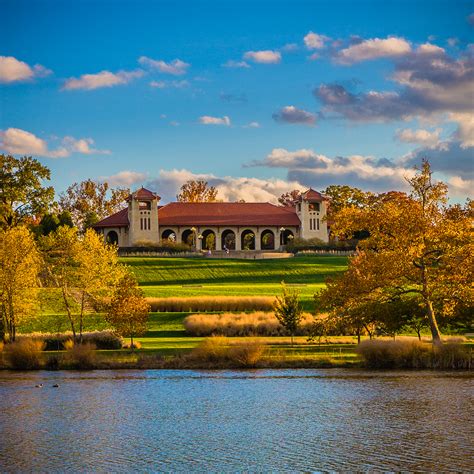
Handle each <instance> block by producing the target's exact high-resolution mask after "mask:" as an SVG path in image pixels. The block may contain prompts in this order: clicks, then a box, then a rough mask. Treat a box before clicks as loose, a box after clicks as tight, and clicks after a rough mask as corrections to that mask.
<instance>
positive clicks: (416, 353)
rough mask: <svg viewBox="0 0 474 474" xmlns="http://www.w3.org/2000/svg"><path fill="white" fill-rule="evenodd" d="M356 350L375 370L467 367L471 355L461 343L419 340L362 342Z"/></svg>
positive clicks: (468, 366)
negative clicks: (432, 342) (437, 343)
mask: <svg viewBox="0 0 474 474" xmlns="http://www.w3.org/2000/svg"><path fill="white" fill-rule="evenodd" d="M357 351H358V353H359V354H360V355H361V357H362V359H363V360H364V362H365V364H366V365H367V367H370V368H373V369H394V368H398V369H402V368H403V369H423V368H429V369H467V368H470V365H471V358H472V356H471V353H470V351H469V349H468V348H467V347H465V346H463V345H462V344H456V343H449V344H445V345H442V346H433V345H432V344H430V343H424V342H420V341H417V340H399V341H383V340H371V341H363V342H361V343H360V344H359V347H358V349H357Z"/></svg>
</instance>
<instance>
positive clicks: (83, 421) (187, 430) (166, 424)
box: [0, 370, 474, 472]
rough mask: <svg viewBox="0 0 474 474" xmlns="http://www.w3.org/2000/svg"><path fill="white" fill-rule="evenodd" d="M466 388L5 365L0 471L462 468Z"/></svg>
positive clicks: (330, 375)
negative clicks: (18, 369) (23, 369)
mask: <svg viewBox="0 0 474 474" xmlns="http://www.w3.org/2000/svg"><path fill="white" fill-rule="evenodd" d="M38 383H43V385H44V386H43V388H35V385H36V384H38ZM55 383H58V384H59V385H60V387H59V388H52V385H53V384H55ZM473 387H474V379H473V378H472V377H471V376H470V375H469V374H459V373H431V372H364V371H353V370H350V371H347V370H325V371H315V370H297V371H295V370H290V371H285V370H280V371H253V372H231V371H225V372H198V371H145V372H143V371H117V372H85V373H74V372H57V373H48V372H36V373H26V374H20V373H6V372H5V373H0V429H1V436H0V471H2V472H3V471H13V472H15V471H16V472H20V471H21V472H25V471H30V472H31V471H35V472H64V471H74V472H77V471H114V472H125V471H130V470H132V469H133V470H139V471H190V470H199V471H208V470H212V471H237V470H238V471H242V470H247V471H263V470H265V471H268V470H278V471H282V470H284V471H295V470H299V471H302V470H305V471H310V470H356V469H357V470H410V471H413V470H431V471H440V470H457V471H472V470H473V468H474V464H473V463H472V461H471V460H472V459H473V457H474V448H473V443H472V441H473V430H472V427H471V423H470V420H472V419H473V415H474V410H473V406H474V405H473V401H474V400H473V398H474V395H473Z"/></svg>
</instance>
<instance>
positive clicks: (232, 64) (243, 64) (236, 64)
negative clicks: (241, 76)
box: [222, 59, 250, 69]
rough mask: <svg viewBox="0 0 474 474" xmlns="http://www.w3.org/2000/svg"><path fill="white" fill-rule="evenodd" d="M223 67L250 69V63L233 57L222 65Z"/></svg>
mask: <svg viewBox="0 0 474 474" xmlns="http://www.w3.org/2000/svg"><path fill="white" fill-rule="evenodd" d="M222 67H228V68H232V69H248V68H249V67H250V65H249V64H248V63H247V62H245V61H234V60H232V59H229V60H228V61H227V62H225V63H224V64H223V65H222Z"/></svg>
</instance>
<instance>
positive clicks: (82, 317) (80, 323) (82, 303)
mask: <svg viewBox="0 0 474 474" xmlns="http://www.w3.org/2000/svg"><path fill="white" fill-rule="evenodd" d="M84 299H85V292H84V291H83V292H82V295H81V314H80V316H79V343H80V344H82V329H83V326H84V323H83V319H84Z"/></svg>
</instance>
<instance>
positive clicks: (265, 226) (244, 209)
mask: <svg viewBox="0 0 474 474" xmlns="http://www.w3.org/2000/svg"><path fill="white" fill-rule="evenodd" d="M159 201H160V197H159V196H158V195H157V194H155V193H153V192H151V191H149V190H147V189H145V188H141V189H139V190H137V191H135V192H133V193H132V194H131V195H130V196H129V197H128V199H127V207H126V208H125V209H122V210H121V211H119V212H117V213H116V214H113V215H111V216H109V217H107V218H105V219H103V220H102V221H100V222H98V223H97V224H96V225H95V226H94V228H95V229H96V231H97V232H99V233H101V234H102V235H103V236H104V239H105V240H106V241H107V242H110V243H116V244H118V246H119V247H140V246H150V245H159V244H160V243H162V242H163V241H174V242H184V243H186V244H189V245H190V246H191V247H192V248H195V249H196V250H205V249H210V250H229V251H231V250H278V249H280V248H281V247H282V246H284V245H286V244H288V242H289V241H291V239H293V238H295V237H301V238H304V239H312V238H318V239H320V240H322V241H324V242H327V241H328V227H327V223H326V219H325V216H326V212H327V204H328V200H327V198H325V197H324V196H323V195H321V194H320V193H318V192H317V191H315V190H313V189H309V190H308V191H306V192H305V193H303V194H302V195H301V197H300V199H299V201H298V202H297V203H296V206H295V207H293V208H290V207H281V206H275V205H274V204H270V203H246V202H203V203H185V202H171V203H169V204H166V205H164V206H159V204H158V203H159Z"/></svg>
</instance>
